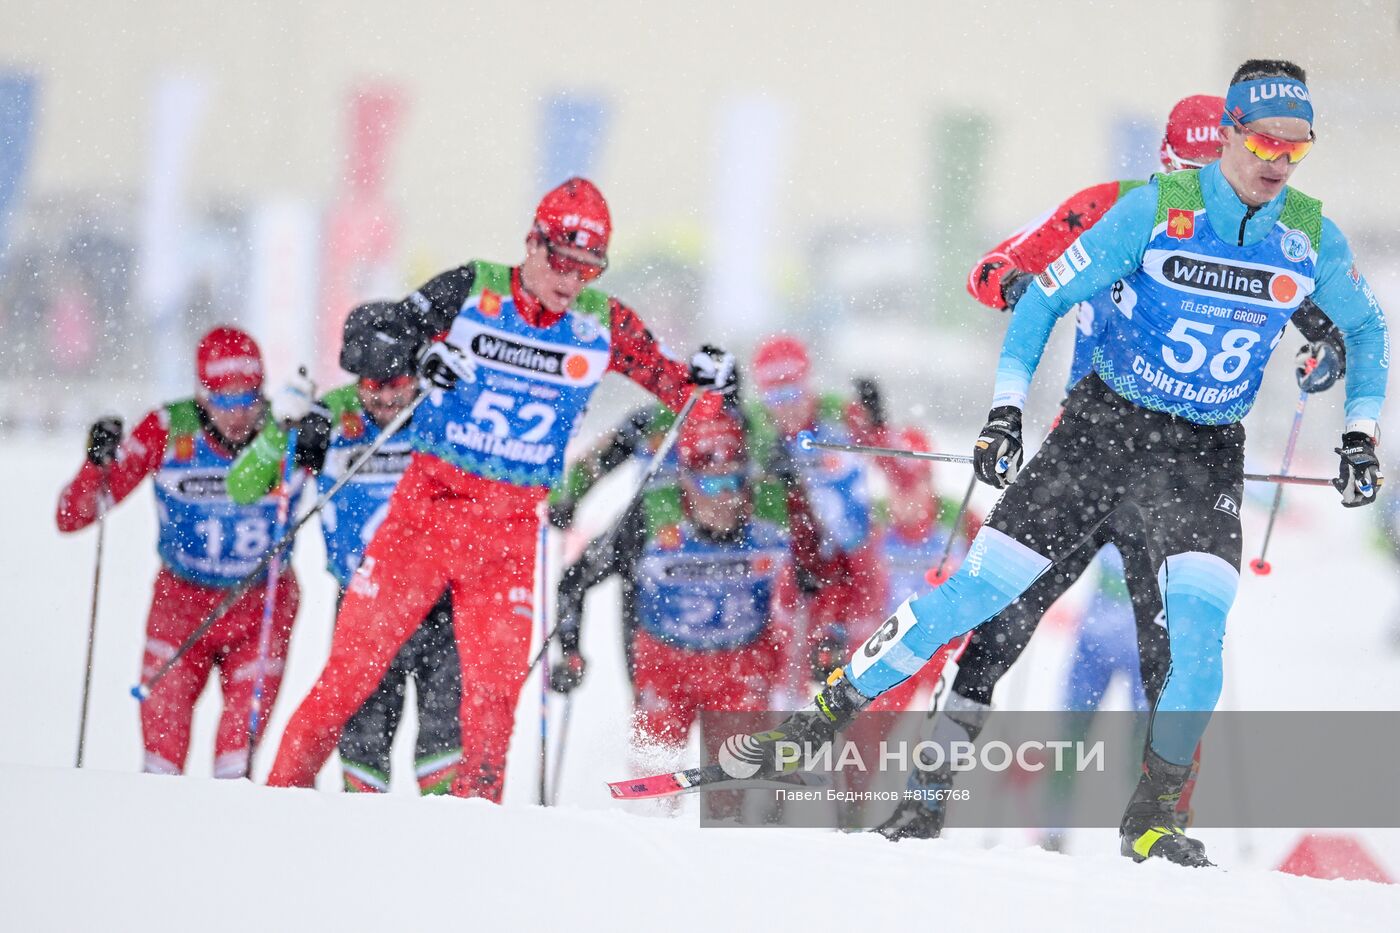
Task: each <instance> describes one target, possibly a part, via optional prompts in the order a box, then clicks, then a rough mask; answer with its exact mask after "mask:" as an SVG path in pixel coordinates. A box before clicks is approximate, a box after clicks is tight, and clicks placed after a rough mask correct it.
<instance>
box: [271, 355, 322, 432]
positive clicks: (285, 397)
mask: <svg viewBox="0 0 1400 933" xmlns="http://www.w3.org/2000/svg"><path fill="white" fill-rule="evenodd" d="M315 396H316V384H315V383H314V382H312V381H311V379H310V378H309V377H308V376H307V375H306V370H304V369H303V370H301V371H299V372H298V373H297V374H296V375H295V376H293V377H292V378H291V379H290V380H288V382H287V384H286V385H284V386H283V387H282V388H280V389H278V390H277V391H276V392H275V393H273V396H272V400H271V401H272V417H273V418H274V419H276V421H277V423H278V424H281V425H290V424H300V423H301V419H303V418H305V417H306V416H307V415H308V414H310V413H311V400H312V399H313V398H315Z"/></svg>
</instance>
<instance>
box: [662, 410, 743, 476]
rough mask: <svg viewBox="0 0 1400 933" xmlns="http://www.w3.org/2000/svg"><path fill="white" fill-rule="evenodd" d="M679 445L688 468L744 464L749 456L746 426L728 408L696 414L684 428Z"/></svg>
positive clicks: (681, 457)
mask: <svg viewBox="0 0 1400 933" xmlns="http://www.w3.org/2000/svg"><path fill="white" fill-rule="evenodd" d="M676 447H677V454H678V456H679V457H680V462H681V466H683V467H684V468H686V469H687V470H697V469H701V468H703V467H707V466H715V465H723V466H728V465H734V466H741V465H743V464H744V463H746V462H747V460H748V451H747V450H746V449H745V447H744V427H743V425H741V424H740V423H739V420H738V419H737V418H735V417H734V416H733V415H730V414H728V413H726V412H717V413H715V414H714V415H712V416H711V417H708V418H704V417H701V418H696V417H694V416H692V417H691V419H690V420H689V421H687V422H686V423H685V427H683V428H681V436H680V440H679V441H678V442H677V445H676Z"/></svg>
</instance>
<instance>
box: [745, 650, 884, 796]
mask: <svg viewBox="0 0 1400 933" xmlns="http://www.w3.org/2000/svg"><path fill="white" fill-rule="evenodd" d="M869 704H870V698H869V697H867V696H864V695H863V694H861V692H860V691H859V690H857V689H856V688H855V687H854V686H852V685H851V682H850V680H848V679H847V678H846V670H845V668H843V667H838V668H837V669H836V670H834V671H832V672H831V675H830V676H829V677H827V679H826V686H824V687H822V689H821V692H820V693H818V694H817V695H816V697H815V698H814V699H813V700H812V702H811V703H810V704H809V705H808V706H807V707H806V708H804V709H800V710H798V711H797V712H795V713H793V714H792V715H791V716H789V717H788V718H787V719H784V720H783V721H782V722H781V723H779V724H778V725H777V726H776V727H775V728H773V729H770V730H768V731H767V732H756V733H754V734H753V735H748V736H742V737H739V741H738V742H737V743H736V745H735V746H734V747H731V748H730V753H731V754H733V755H734V756H735V757H736V758H738V759H740V760H744V761H748V762H749V763H750V764H751V765H757V766H758V767H757V772H756V773H754V774H753V777H756V778H772V777H778V776H781V775H784V774H791V773H793V772H794V771H797V770H799V769H800V768H801V765H802V759H803V758H804V757H806V754H807V752H808V751H809V750H810V751H811V752H813V753H815V751H816V750H817V749H819V748H821V747H822V746H823V745H825V744H827V743H828V742H830V741H831V740H832V739H834V738H835V737H836V733H838V732H840V731H841V730H842V729H844V728H846V726H848V725H850V722H851V720H852V719H854V718H855V716H856V714H857V713H859V712H860V711H861V710H863V709H865V707H866V706H868V705H869ZM730 741H734V740H730ZM780 742H782V743H791V744H793V745H796V746H797V747H798V748H800V749H802V751H803V754H802V755H799V756H798V757H797V759H796V760H792V761H788V760H779V756H778V743H780Z"/></svg>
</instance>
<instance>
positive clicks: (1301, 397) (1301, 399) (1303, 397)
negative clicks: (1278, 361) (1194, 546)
mask: <svg viewBox="0 0 1400 933" xmlns="http://www.w3.org/2000/svg"><path fill="white" fill-rule="evenodd" d="M1308 394H1309V393H1308V391H1307V390H1306V389H1304V390H1302V391H1300V392H1299V393H1298V407H1297V408H1296V409H1295V410H1294V412H1293V426H1292V427H1291V428H1289V429H1288V443H1287V444H1286V445H1284V448H1283V465H1282V466H1280V467H1279V468H1278V471H1279V472H1280V473H1287V472H1288V466H1289V464H1291V463H1292V462H1293V448H1294V447H1296V446H1297V445H1298V429H1299V428H1301V427H1302V426H1303V410H1304V408H1306V407H1307V404H1308ZM1282 502H1283V486H1282V485H1278V486H1275V487H1274V504H1273V506H1272V507H1271V508H1270V509H1269V524H1268V525H1267V526H1265V528H1264V543H1263V544H1261V545H1260V546H1259V556H1258V557H1256V558H1254V560H1252V561H1250V562H1249V569H1250V570H1253V571H1254V572H1255V573H1256V574H1258V575H1259V576H1261V577H1262V576H1266V575H1268V573H1269V572H1270V571H1272V570H1273V569H1274V568H1273V565H1272V564H1270V563H1269V562H1268V561H1267V560H1265V559H1264V558H1265V556H1266V555H1267V554H1268V553H1269V541H1270V539H1271V538H1273V536H1274V520H1275V519H1277V518H1278V510H1279V505H1280V504H1282Z"/></svg>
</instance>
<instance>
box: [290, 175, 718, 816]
mask: <svg viewBox="0 0 1400 933" xmlns="http://www.w3.org/2000/svg"><path fill="white" fill-rule="evenodd" d="M611 234H612V219H611V216H610V214H609V212H608V206H607V203H606V201H604V199H603V196H602V194H601V193H600V192H599V191H598V189H597V188H596V187H594V185H593V184H592V183H591V182H589V181H587V180H585V179H582V178H572V179H569V180H568V181H566V182H564V183H563V184H562V185H560V186H559V187H557V188H555V189H554V190H552V191H550V192H549V193H548V194H546V195H545V196H544V199H543V200H542V201H541V202H540V204H539V207H538V209H537V210H536V212H535V219H534V224H533V226H532V227H531V229H530V232H529V233H528V234H527V236H526V240H525V245H526V255H525V259H524V260H523V261H522V262H521V263H520V264H519V265H518V266H514V267H512V266H506V265H500V264H496V263H490V262H484V261H480V260H475V261H472V262H468V263H466V264H465V265H462V266H459V267H458V268H456V269H452V270H450V271H448V272H444V273H442V274H441V275H438V276H437V277H435V278H433V279H432V280H430V281H429V282H427V283H426V284H425V285H423V286H422V287H421V288H419V289H418V290H417V291H415V292H414V293H413V294H411V295H409V296H408V297H407V298H405V299H404V300H403V301H402V302H399V303H398V305H397V306H396V308H395V313H396V315H397V317H398V319H399V321H400V323H401V324H402V330H403V331H404V338H403V339H404V340H405V342H406V345H411V348H412V349H413V350H414V351H416V352H418V353H419V356H418V359H419V373H420V375H422V377H423V378H424V379H426V380H428V382H429V383H431V386H430V389H431V391H430V392H429V394H428V399H427V401H426V402H425V403H424V404H423V405H422V406H421V407H420V408H419V409H418V410H417V412H416V414H415V415H414V418H413V422H412V426H411V428H410V432H411V433H410V437H411V439H412V446H413V449H414V453H413V456H412V460H411V461H410V463H409V465H408V468H407V469H406V470H405V471H404V474H403V478H402V479H401V480H400V482H399V485H398V486H397V487H396V489H395V491H394V494H393V497H392V498H391V500H390V505H389V511H388V514H387V515H386V517H385V519H384V522H383V524H382V525H381V526H380V527H379V530H378V531H377V532H376V534H375V536H374V539H373V540H372V541H371V542H370V544H369V546H368V548H367V549H366V551H365V556H364V559H363V560H362V561H361V563H360V565H359V567H358V569H357V570H356V572H355V574H354V576H353V577H352V578H351V581H350V584H349V586H348V587H347V589H346V593H345V597H344V600H343V601H342V603H341V607H340V612H339V614H338V616H337V618H336V625H335V635H334V639H333V641H332V643H331V653H330V658H329V659H328V661H327V662H326V666H325V668H324V670H323V671H322V672H321V676H320V678H319V679H318V680H317V682H316V684H315V686H313V687H312V689H311V692H310V693H309V694H308V695H307V697H306V698H305V699H304V700H303V701H302V704H301V706H300V707H299V708H298V709H297V711H296V714H295V715H294V716H293V717H292V720H291V722H290V723H289V724H288V726H287V729H286V731H285V733H284V734H283V737H282V743H281V746H280V747H279V748H278V751H277V758H276V761H275V762H274V763H273V767H272V772H271V774H270V775H269V777H268V783H269V784H271V785H274V786H294V787H307V786H311V785H312V784H313V783H314V781H315V778H316V774H317V772H318V771H319V770H320V768H321V766H322V764H324V762H325V760H326V758H327V757H328V756H329V755H330V752H331V751H332V750H333V749H334V748H335V745H336V740H337V738H338V737H339V735H340V732H341V729H342V728H343V727H344V725H345V723H346V721H347V720H348V719H349V718H350V716H351V714H353V713H354V712H355V710H356V709H358V708H359V706H360V705H361V704H362V703H363V702H364V701H365V700H366V699H367V698H368V697H369V696H370V694H372V693H373V692H374V689H375V687H376V686H377V685H378V684H379V682H380V681H381V680H382V678H383V676H384V673H385V671H386V670H387V668H388V666H389V664H390V662H391V661H392V660H393V658H394V656H395V654H396V653H397V652H398V650H399V648H400V647H401V646H402V645H403V643H404V642H405V641H407V639H408V638H409V636H410V635H412V633H413V631H414V630H415V629H416V628H417V627H418V624H419V622H420V621H421V620H422V618H423V617H424V615H426V614H427V612H428V610H429V609H430V608H431V607H432V605H433V603H434V602H435V601H436V600H437V598H438V596H439V595H440V594H441V593H442V592H443V591H444V590H445V589H447V588H448V587H449V586H450V587H451V591H452V604H453V628H454V633H455V636H456V641H457V648H458V655H459V658H460V662H461V668H462V703H461V726H462V746H463V747H462V763H461V767H460V769H459V772H458V775H457V778H456V781H455V783H454V785H453V793H455V794H458V795H461V796H470V797H484V798H486V799H489V800H493V801H497V802H499V801H500V799H501V792H502V789H503V786H504V776H505V766H506V760H505V759H506V749H507V746H508V745H509V742H510V735H511V732H512V729H513V727H514V718H515V704H516V699H517V697H518V695H519V692H520V687H521V684H522V683H523V682H524V679H525V676H526V674H527V673H528V671H527V662H528V660H529V648H530V636H531V627H530V617H531V607H532V603H533V598H534V597H533V580H532V576H533V572H532V568H533V566H534V556H535V555H534V551H535V539H536V534H537V529H538V522H539V518H538V509H539V507H540V506H541V504H542V503H543V501H544V498H545V496H546V495H547V494H548V492H549V490H550V487H551V486H553V485H554V484H555V483H557V482H558V481H559V480H560V477H561V475H562V473H563V470H564V448H565V446H566V445H567V443H568V441H569V439H570V438H571V437H572V436H573V434H574V432H575V430H576V429H577V427H578V424H579V422H580V421H581V420H582V418H583V415H584V411H585V409H586V407H587V404H588V400H589V398H590V396H591V395H592V393H593V391H594V389H596V387H597V385H598V383H599V381H600V380H601V379H602V377H603V376H604V374H606V373H608V372H617V373H621V374H622V375H625V376H627V377H628V378H629V379H631V380H632V381H634V382H636V383H637V384H639V385H640V386H642V387H643V388H645V389H647V390H648V391H649V392H651V393H652V394H653V395H655V396H657V397H658V398H659V399H660V400H661V401H662V402H663V403H664V404H665V405H667V406H668V407H670V408H672V409H679V408H680V407H681V406H682V405H683V403H684V402H685V401H686V399H687V397H688V396H689V395H690V394H691V392H692V391H696V390H707V389H709V390H715V391H717V392H720V393H724V392H728V391H731V390H732V387H733V360H732V358H731V357H729V356H728V354H725V353H723V352H721V351H718V350H715V349H714V348H705V349H702V350H701V352H699V353H696V354H695V355H694V357H692V359H691V361H690V365H689V366H688V367H687V366H686V365H685V364H684V363H681V362H678V361H676V360H674V359H672V358H670V357H668V356H667V355H666V354H665V353H663V352H662V350H661V348H660V346H659V344H658V343H657V341H656V339H655V338H654V337H653V336H652V335H651V333H650V332H649V331H648V330H647V329H646V327H645V325H643V324H642V322H641V320H640V319H639V318H638V316H637V314H636V313H635V312H634V311H633V310H632V309H631V308H629V307H628V306H627V305H625V304H623V303H622V302H621V301H619V300H617V299H616V298H612V297H610V296H608V295H607V294H605V293H603V292H601V291H598V290H596V289H593V288H589V287H588V285H589V283H591V282H593V281H595V280H596V279H598V277H599V276H601V275H602V274H603V272H604V271H605V270H606V269H607V266H608V257H607V249H608V244H609V241H610V238H611Z"/></svg>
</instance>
